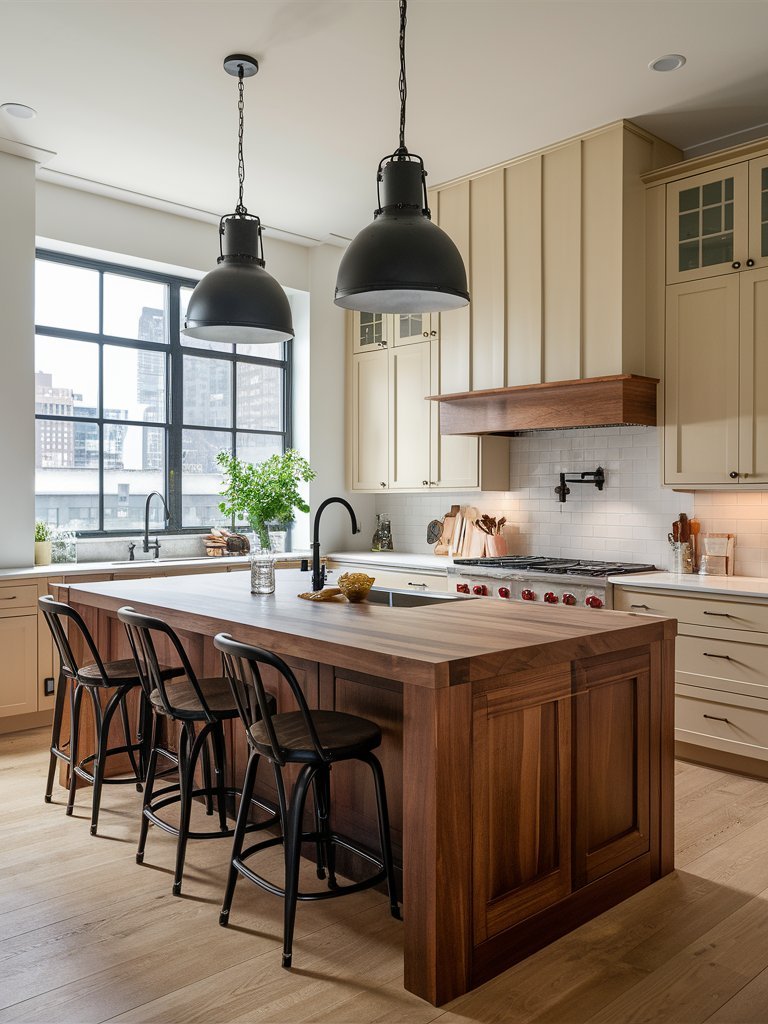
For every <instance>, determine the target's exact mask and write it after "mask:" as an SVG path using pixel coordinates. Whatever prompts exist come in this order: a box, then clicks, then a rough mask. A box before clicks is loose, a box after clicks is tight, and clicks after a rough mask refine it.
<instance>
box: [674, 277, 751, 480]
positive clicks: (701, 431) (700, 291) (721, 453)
mask: <svg viewBox="0 0 768 1024" xmlns="http://www.w3.org/2000/svg"><path fill="white" fill-rule="evenodd" d="M766 382H768V267H763V268H760V269H756V270H750V271H747V272H745V273H739V274H733V275H730V274H728V275H719V276H716V277H710V278H704V279H702V280H694V281H689V282H685V283H684V284H677V285H670V286H669V287H668V288H667V315H666V351H665V392H664V394H665V397H664V406H665V416H664V423H665V429H664V482H665V483H667V484H671V485H672V486H690V485H693V486H695V485H701V486H708V485H709V486H712V485H717V486H722V487H731V486H738V485H744V484H747V485H750V484H753V485H765V484H766V483H768V385H767V384H766Z"/></svg>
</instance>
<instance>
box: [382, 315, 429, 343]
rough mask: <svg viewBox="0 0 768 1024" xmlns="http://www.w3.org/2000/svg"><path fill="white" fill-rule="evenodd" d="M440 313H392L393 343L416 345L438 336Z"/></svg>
mask: <svg viewBox="0 0 768 1024" xmlns="http://www.w3.org/2000/svg"><path fill="white" fill-rule="evenodd" d="M439 321H440V315H439V314H438V313H434V314H433V313H394V314H393V315H392V328H393V329H392V343H393V344H394V345H414V344H416V343H418V342H420V341H429V340H430V339H431V338H436V337H437V336H438V324H439Z"/></svg>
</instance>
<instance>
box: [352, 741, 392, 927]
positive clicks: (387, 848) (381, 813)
mask: <svg viewBox="0 0 768 1024" xmlns="http://www.w3.org/2000/svg"><path fill="white" fill-rule="evenodd" d="M361 760H364V761H365V762H366V763H367V764H369V765H370V767H371V771H372V772H373V783H374V786H375V787H376V810H377V812H378V819H379V839H380V842H381V859H382V861H383V862H384V870H385V871H386V873H387V892H388V893H389V910H390V913H391V914H392V917H395V918H397V919H398V921H399V920H400V907H399V906H398V903H397V886H396V884H395V865H394V862H393V860H392V838H391V836H390V834H389V810H388V808H387V789H386V786H385V784H384V773H383V772H382V770H381V764H380V763H379V759H378V758H377V757H376V756H375V755H374V754H368V755H367V756H366V757H364V758H362V759H361Z"/></svg>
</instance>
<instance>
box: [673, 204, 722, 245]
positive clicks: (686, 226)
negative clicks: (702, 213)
mask: <svg viewBox="0 0 768 1024" xmlns="http://www.w3.org/2000/svg"><path fill="white" fill-rule="evenodd" d="M717 212H718V213H719V212H720V211H719V209H718V211H717ZM698 237H699V211H698V210H697V211H696V212H695V213H683V214H681V215H680V231H679V238H680V241H681V242H682V241H685V239H687V238H698Z"/></svg>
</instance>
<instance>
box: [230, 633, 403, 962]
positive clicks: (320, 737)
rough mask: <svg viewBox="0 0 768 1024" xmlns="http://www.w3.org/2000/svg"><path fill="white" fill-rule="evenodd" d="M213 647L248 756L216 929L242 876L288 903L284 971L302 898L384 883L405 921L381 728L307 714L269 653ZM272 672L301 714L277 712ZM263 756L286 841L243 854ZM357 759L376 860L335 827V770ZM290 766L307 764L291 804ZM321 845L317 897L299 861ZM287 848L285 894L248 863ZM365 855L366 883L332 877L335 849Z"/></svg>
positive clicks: (334, 715) (284, 669) (292, 681)
mask: <svg viewBox="0 0 768 1024" xmlns="http://www.w3.org/2000/svg"><path fill="white" fill-rule="evenodd" d="M213 643H214V646H215V647H216V648H217V649H218V650H219V651H221V652H222V655H223V659H224V671H225V672H226V675H227V678H228V680H229V683H230V686H231V687H232V694H233V696H234V698H235V700H236V702H237V708H238V711H239V713H240V718H241V720H242V722H243V725H244V726H245V731H246V737H247V740H248V746H249V748H250V757H249V760H248V766H247V768H246V773H245V781H244V783H243V799H242V802H241V804H240V813H239V815H238V819H237V825H236V827H235V836H234V840H233V845H232V861H231V864H230V868H229V877H228V879H227V887H226V891H225V894H224V902H223V905H222V908H221V913H220V915H219V923H220V924H222V925H226V924H228V922H229V912H230V908H231V905H232V897H233V896H234V892H235V885H236V883H237V878H238V875H243V876H244V877H245V878H248V879H250V880H251V881H252V882H254V883H255V884H256V885H258V886H261V888H263V889H266V890H267V891H268V892H271V893H273V894H275V895H278V896H282V897H283V899H284V901H285V903H284V928H283V967H290V966H291V962H292V957H293V930H294V923H295V919H296V904H297V901H298V900H321V899H332V898H335V897H337V896H343V895H346V894H347V893H352V892H360V891H361V890H363V889H370V888H371V887H372V886H375V885H379V884H380V883H381V882H384V881H386V883H387V889H388V892H389V907H390V912H391V914H392V916H393V917H396V918H399V917H400V908H399V906H398V902H397V890H396V886H395V876H394V867H393V863H392V846H391V840H390V834H389V814H388V811H387V796H386V788H385V785H384V775H383V772H382V770H381V765H380V764H379V761H378V759H377V758H376V756H375V755H374V754H373V751H374V750H375V749H376V748H377V747H378V746H379V745H380V744H381V730H380V729H379V727H378V725H376V723H375V722H371V721H368V719H365V718H358V717H357V716H356V715H348V714H344V713H342V712H338V711H310V710H309V707H308V705H307V702H306V699H305V697H304V694H303V693H302V691H301V687H300V686H299V683H298V680H297V679H296V677H295V675H294V674H293V672H292V671H291V669H290V667H289V666H288V665H287V664H286V663H285V662H284V661H283V660H282V659H281V658H279V657H277V655H275V654H272V653H270V652H269V651H264V650H261V649H260V648H257V647H251V646H249V645H248V644H243V643H239V642H238V641H236V640H233V639H232V637H230V636H228V635H227V634H224V633H220V634H218V636H216V637H214V640H213ZM262 665H266V666H269V667H270V668H272V669H275V670H276V671H277V672H278V673H279V674H280V676H282V678H283V679H284V680H285V681H286V682H287V683H288V686H289V687H290V691H291V693H292V694H293V698H294V700H295V701H296V704H297V706H298V709H299V710H298V711H289V712H283V713H281V714H274V711H273V704H272V701H271V700H270V696H269V694H267V692H266V690H265V689H264V684H263V682H262V678H261V671H260V666H262ZM261 757H264V758H266V759H267V760H268V761H269V762H270V763H271V764H272V766H273V769H274V773H275V781H276V784H277V793H278V801H279V806H280V817H281V819H282V823H283V835H282V836H278V837H276V838H271V839H267V840H264V841H262V842H259V843H256V844H255V845H254V846H251V847H249V848H248V849H246V850H244V849H243V843H244V838H245V832H246V825H247V813H244V808H245V809H246V810H247V806H248V801H249V799H250V798H251V796H252V794H253V789H254V785H255V782H256V772H257V768H258V764H259V760H260V758H261ZM350 760H358V761H363V762H364V763H365V764H367V765H368V766H369V767H370V769H371V772H372V774H373V782H374V787H375V790H376V802H377V809H378V822H379V840H380V844H381V857H380V859H377V858H376V857H374V856H372V855H371V854H370V853H369V852H368V851H367V850H364V849H362V847H360V846H359V845H358V844H356V843H354V842H352V841H351V840H349V839H346V838H344V837H342V836H340V835H338V834H337V833H336V832H334V831H333V829H332V827H331V804H330V792H331V787H330V770H331V766H332V765H334V764H336V763H338V762H340V761H350ZM288 764H300V765H302V768H301V770H300V771H299V774H298V777H297V779H296V781H295V783H294V785H293V790H292V793H291V799H290V802H289V801H287V800H286V793H285V784H284V781H283V775H282V769H283V768H284V767H285V766H286V765H288ZM310 786H313V787H314V795H315V823H316V830H315V831H314V832H305V831H304V808H305V804H306V800H307V795H308V792H309V788H310ZM307 842H311V843H314V844H315V845H316V849H317V855H318V872H317V873H318V877H319V878H321V879H322V878H326V877H327V880H328V888H327V889H326V890H320V891H316V892H300V891H299V862H300V858H301V847H302V843H307ZM278 843H282V844H283V845H284V847H285V884H284V888H282V889H281V888H280V887H279V886H277V885H274V884H273V883H272V882H270V881H268V880H267V879H265V878H263V877H262V876H261V875H258V874H256V872H255V871H254V870H253V869H252V868H251V867H249V866H248V864H247V863H246V862H247V861H248V859H249V858H251V857H252V856H253V855H254V854H256V853H258V852H259V851H260V850H265V849H267V848H268V847H271V846H274V845H276V844H278ZM336 847H342V848H344V849H345V850H348V851H350V852H351V853H355V854H357V855H358V856H360V857H362V858H363V859H364V860H365V861H367V862H368V863H369V864H372V865H373V866H374V868H376V869H377V870H376V872H375V873H374V874H373V875H372V876H370V877H369V878H367V879H365V880H364V881H361V882H354V883H350V884H346V885H339V884H338V882H337V880H336V873H335V848H336Z"/></svg>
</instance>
